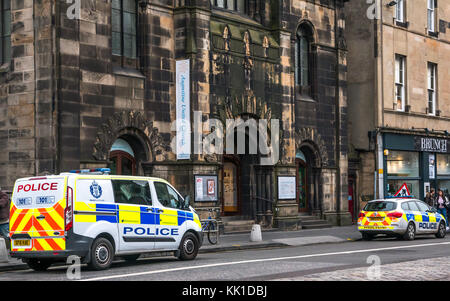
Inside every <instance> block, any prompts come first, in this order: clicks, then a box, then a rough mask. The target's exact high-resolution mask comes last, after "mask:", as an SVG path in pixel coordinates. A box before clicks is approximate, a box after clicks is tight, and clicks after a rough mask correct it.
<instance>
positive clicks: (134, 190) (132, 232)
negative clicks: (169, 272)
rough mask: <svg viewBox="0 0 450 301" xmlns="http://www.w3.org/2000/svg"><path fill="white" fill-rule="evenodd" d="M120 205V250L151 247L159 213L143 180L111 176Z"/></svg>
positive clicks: (117, 201) (153, 242)
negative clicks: (153, 205)
mask: <svg viewBox="0 0 450 301" xmlns="http://www.w3.org/2000/svg"><path fill="white" fill-rule="evenodd" d="M111 182H112V185H113V190H114V198H115V200H116V204H117V205H118V207H119V221H118V224H117V225H118V231H119V252H128V251H142V252H145V251H147V250H152V249H153V248H154V246H155V225H156V223H157V222H159V221H158V214H157V213H156V212H154V209H153V207H152V197H151V192H150V186H149V182H148V181H146V180H124V179H112V180H111Z"/></svg>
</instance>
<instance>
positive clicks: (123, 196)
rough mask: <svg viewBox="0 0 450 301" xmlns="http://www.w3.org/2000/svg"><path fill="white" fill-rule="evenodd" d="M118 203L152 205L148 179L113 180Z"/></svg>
mask: <svg viewBox="0 0 450 301" xmlns="http://www.w3.org/2000/svg"><path fill="white" fill-rule="evenodd" d="M111 182H112V186H113V190H114V198H115V200H116V203H123V204H134V205H145V206H151V205H152V197H151V194H150V186H149V185H148V181H137V180H111Z"/></svg>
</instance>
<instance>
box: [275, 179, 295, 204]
mask: <svg viewBox="0 0 450 301" xmlns="http://www.w3.org/2000/svg"><path fill="white" fill-rule="evenodd" d="M295 183H296V177H295V176H279V177H278V199H279V200H295V199H296V198H297V195H296V187H295Z"/></svg>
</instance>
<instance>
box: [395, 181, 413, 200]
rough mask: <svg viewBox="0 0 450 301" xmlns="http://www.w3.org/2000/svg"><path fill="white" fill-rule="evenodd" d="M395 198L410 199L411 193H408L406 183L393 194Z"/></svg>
mask: <svg viewBox="0 0 450 301" xmlns="http://www.w3.org/2000/svg"><path fill="white" fill-rule="evenodd" d="M394 196H396V197H400V198H401V197H410V196H411V193H410V192H409V189H408V186H407V185H406V183H403V185H402V186H401V187H400V189H399V190H398V191H397V192H396V193H395V194H394Z"/></svg>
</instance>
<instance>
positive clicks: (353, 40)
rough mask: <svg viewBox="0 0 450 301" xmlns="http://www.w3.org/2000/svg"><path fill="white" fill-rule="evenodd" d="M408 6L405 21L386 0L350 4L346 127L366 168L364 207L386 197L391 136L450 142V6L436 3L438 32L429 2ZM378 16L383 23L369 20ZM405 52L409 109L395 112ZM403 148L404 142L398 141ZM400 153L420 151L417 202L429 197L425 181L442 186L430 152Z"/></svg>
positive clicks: (361, 192)
mask: <svg viewBox="0 0 450 301" xmlns="http://www.w3.org/2000/svg"><path fill="white" fill-rule="evenodd" d="M397 2H399V1H397ZM403 2H404V3H405V4H404V5H405V7H404V14H403V18H404V20H403V22H400V21H399V20H397V19H396V10H397V5H398V4H397V5H393V6H389V5H387V2H386V1H380V3H378V6H376V5H370V4H366V3H365V2H364V1H351V2H349V3H348V4H347V5H346V9H345V13H346V15H347V17H348V22H347V26H346V32H345V35H346V38H347V43H348V49H349V58H348V71H349V72H348V74H349V79H348V95H349V96H348V101H349V104H348V111H349V124H348V125H349V132H350V135H351V136H352V139H351V141H350V143H351V145H352V147H353V148H354V149H355V150H356V153H357V154H358V155H357V156H358V158H355V160H356V161H358V162H359V164H360V165H359V167H355V169H354V172H359V173H360V176H359V177H358V180H357V181H358V185H359V189H358V192H357V195H358V197H359V200H360V202H361V204H360V206H363V205H364V204H365V201H367V200H368V199H370V198H376V197H383V196H386V190H388V189H387V186H386V185H387V184H388V182H387V178H388V177H389V172H390V171H389V170H385V168H386V164H384V163H385V161H386V158H387V155H386V154H388V153H389V149H390V148H392V147H393V146H392V145H387V144H386V143H387V142H386V141H387V140H386V139H385V138H386V135H391V134H398V135H401V136H409V137H411V138H414V137H431V138H438V139H447V136H446V135H445V131H448V129H449V128H450V123H449V120H450V119H449V117H450V107H449V106H450V101H449V99H450V90H449V89H450V88H449V85H448V82H449V80H450V78H449V73H448V72H447V70H448V69H449V67H450V65H449V60H448V58H449V56H450V46H449V37H450V31H449V28H448V25H449V21H450V20H449V18H450V17H449V12H450V3H449V2H448V1H435V2H436V4H437V7H436V9H435V13H434V15H435V20H434V22H435V26H436V27H435V31H434V32H430V31H431V30H430V28H429V26H428V20H427V18H428V11H427V3H428V1H426V0H418V1H403ZM377 14H378V18H368V16H370V15H374V16H376V15H377ZM399 55H400V56H403V57H404V58H405V62H406V64H405V69H404V74H405V81H404V83H405V106H404V108H403V109H402V108H399V107H397V104H396V94H395V93H396V87H395V82H396V78H395V74H396V63H395V58H396V56H399ZM428 63H434V64H436V65H437V76H436V78H437V81H436V86H437V89H436V94H437V101H436V111H435V113H434V114H430V112H429V111H428V82H429V81H428V70H427V64H428ZM361 66H364V68H361ZM405 139H406V138H405ZM398 143H399V144H401V143H402V142H401V141H400V140H399V141H398ZM395 149H396V150H399V151H403V150H405V151H406V150H408V151H414V152H415V151H417V152H418V153H419V156H420V160H421V161H420V162H422V163H420V164H421V165H420V172H419V175H417V179H416V180H417V181H418V183H420V186H421V187H420V188H418V189H417V191H418V192H419V193H418V194H419V195H416V197H420V198H423V197H424V195H425V191H423V189H424V188H423V184H426V183H427V182H428V183H430V182H431V186H432V187H433V188H437V186H439V183H437V182H436V183H434V182H435V181H434V179H433V178H429V175H427V173H428V172H427V171H426V170H427V169H428V166H427V165H428V164H426V163H424V162H426V161H427V160H428V158H429V154H428V153H426V154H425V153H424V154H422V150H420V149H416V150H414V149H413V148H404V149H403V150H402V149H401V146H400V145H398V146H395ZM430 154H431V153H430ZM431 155H432V154H431ZM431 158H432V157H431ZM383 162H384V163H383ZM375 173H376V178H375V176H374V174H375ZM436 180H437V178H436ZM374 181H376V182H374Z"/></svg>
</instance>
